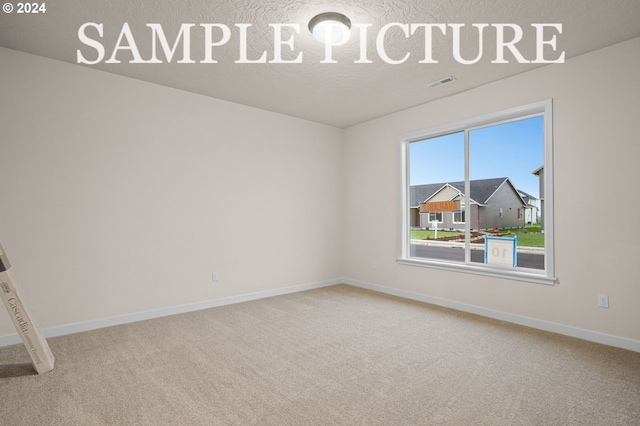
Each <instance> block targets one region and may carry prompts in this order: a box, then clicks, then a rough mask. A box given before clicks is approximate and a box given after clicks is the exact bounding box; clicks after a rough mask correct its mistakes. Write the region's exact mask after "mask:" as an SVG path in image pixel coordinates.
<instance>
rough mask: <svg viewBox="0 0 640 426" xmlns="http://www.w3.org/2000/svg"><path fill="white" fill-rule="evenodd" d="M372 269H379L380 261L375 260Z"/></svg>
mask: <svg viewBox="0 0 640 426" xmlns="http://www.w3.org/2000/svg"><path fill="white" fill-rule="evenodd" d="M371 269H373V270H376V269H378V262H375V261H373V262H371Z"/></svg>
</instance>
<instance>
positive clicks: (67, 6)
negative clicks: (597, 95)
mask: <svg viewBox="0 0 640 426" xmlns="http://www.w3.org/2000/svg"><path fill="white" fill-rule="evenodd" d="M3 1H4V0H3ZM9 1H10V2H12V3H13V4H14V5H17V1H14V0H9ZM46 6H47V10H46V13H44V14H29V15H26V14H17V13H16V12H15V11H14V12H13V13H11V14H7V13H0V46H2V47H6V48H10V49H15V50H19V51H24V52H28V53H32V54H35V55H41V56H44V57H48V58H53V59H57V60H61V61H65V62H69V63H74V64H75V63H76V62H77V61H76V52H77V50H78V49H80V50H81V51H82V52H83V55H84V56H85V57H87V59H95V58H96V51H95V50H94V49H92V48H90V47H88V46H86V45H84V44H83V43H81V42H80V40H79V38H78V29H79V28H80V26H81V25H82V24H84V23H87V22H95V23H102V24H103V25H104V27H103V28H104V37H103V38H101V39H100V38H98V37H97V35H96V32H95V31H93V32H91V31H87V34H88V35H90V36H91V38H95V39H99V40H100V41H101V43H102V44H103V45H104V46H105V49H106V58H105V59H107V58H108V57H109V56H110V55H111V53H112V50H113V47H114V46H115V45H116V41H117V38H118V35H119V33H120V31H121V29H122V26H123V23H124V22H127V23H128V24H129V26H130V27H131V29H132V33H133V35H134V38H135V42H136V44H137V46H138V48H139V50H140V53H141V56H142V57H143V58H145V59H149V57H150V52H151V37H150V30H149V28H147V27H146V26H145V24H148V23H160V24H162V28H163V29H164V31H165V33H166V35H167V38H168V40H169V42H170V43H171V44H172V43H173V40H175V38H176V35H177V32H178V29H179V28H180V25H181V24H185V23H194V24H197V26H196V27H194V29H193V30H192V33H191V34H192V36H191V49H190V51H191V53H192V54H191V57H192V59H193V60H194V61H196V62H199V61H200V60H202V59H203V50H204V47H203V46H204V40H203V39H204V36H203V32H204V30H203V29H202V27H199V26H198V25H199V24H201V23H221V24H225V25H227V26H229V27H230V28H231V30H232V31H231V39H230V40H229V42H228V43H226V44H225V45H224V46H221V47H214V48H212V52H213V57H214V59H216V60H218V63H215V64H201V63H195V64H179V63H170V64H167V63H164V64H130V63H127V62H128V61H129V60H130V58H131V57H130V54H129V53H128V52H120V53H119V54H118V58H119V59H121V60H122V62H123V63H120V64H106V63H104V61H102V62H100V63H98V64H95V65H80V66H87V67H90V68H94V69H100V70H103V71H106V72H110V73H115V74H120V75H124V76H128V77H132V78H136V79H140V80H145V81H149V82H153V83H157V84H161V85H165V86H169V87H175V88H178V89H182V90H187V91H190V92H195V93H200V94H203V95H206V96H212V97H215V98H219V99H225V100H229V101H233V102H237V103H241V104H245V105H250V106H254V107H258V108H263V109H267V110H271V111H275V112H279V113H283V114H288V115H291V116H295V117H300V118H304V119H308V120H312V121H316V122H320V123H325V124H329V125H332V126H336V127H348V126H351V125H354V124H357V123H360V122H363V121H366V120H370V119H372V118H375V117H379V116H382V115H385V114H389V113H392V112H396V111H399V110H402V109H405V108H409V107H411V106H415V105H419V104H422V103H425V102H429V101H431V100H434V99H437V98H441V97H444V96H449V95H451V94H454V93H458V92H461V91H464V90H468V89H470V88H473V87H477V86H479V85H482V84H486V83H488V82H491V81H495V80H499V79H502V78H505V77H507V76H510V75H514V74H518V73H521V72H524V71H527V70H530V69H532V68H534V67H537V66H541V65H540V64H519V63H518V62H517V61H516V60H515V58H514V57H513V56H511V55H510V54H507V55H506V56H505V58H506V59H507V60H509V61H510V63H508V64H492V63H491V61H492V60H493V59H495V54H496V53H495V31H493V32H492V31H487V33H486V34H485V39H484V43H483V45H484V54H483V59H481V60H480V61H478V63H476V64H473V65H463V64H460V63H458V61H456V60H455V59H454V58H453V55H452V50H453V48H452V46H453V45H452V37H451V30H449V31H448V33H447V35H446V36H442V35H440V34H439V33H438V32H435V33H434V41H433V57H434V59H437V60H438V61H439V62H438V63H437V64H424V63H423V64H421V63H419V61H420V60H422V59H424V51H425V41H424V37H423V36H422V35H421V34H422V33H420V35H418V34H415V35H413V36H412V37H410V38H409V39H407V38H406V37H405V36H404V35H403V34H402V33H401V32H400V31H398V29H397V28H395V29H393V30H392V31H390V32H389V33H388V34H387V37H386V38H385V46H386V51H387V53H388V55H389V56H390V57H391V58H396V59H399V58H402V57H403V56H404V55H405V54H406V53H407V52H410V53H411V56H410V57H409V59H408V60H407V61H406V62H404V63H403V64H399V65H391V64H388V63H385V62H384V61H383V60H382V59H381V58H380V56H378V54H377V50H376V44H375V36H376V35H377V34H378V31H379V30H380V28H381V27H383V26H384V25H385V24H389V23H392V22H400V23H445V24H451V23H461V24H466V25H467V27H465V30H463V32H462V40H461V42H460V44H461V46H462V48H463V49H462V52H461V54H462V57H463V58H466V59H472V58H474V57H475V56H476V55H477V52H478V51H477V49H478V40H477V32H476V31H475V30H472V29H471V28H470V25H471V24H473V23H490V24H491V23H510V24H518V25H520V26H521V27H522V28H523V30H524V31H525V36H524V38H523V40H522V42H520V43H519V44H518V48H519V50H520V51H521V52H522V54H523V55H524V57H525V58H527V59H533V58H535V43H534V41H533V36H534V34H535V33H534V31H533V29H532V27H531V24H532V23H561V24H562V26H563V34H561V35H558V36H557V50H558V51H564V52H566V58H567V59H568V58H570V57H573V56H576V55H579V54H582V53H586V52H589V51H592V50H595V49H598V48H602V47H605V46H608V45H612V44H615V43H618V42H621V41H624V40H628V39H631V38H634V37H638V36H640V25H639V23H640V1H639V0H609V1H602V0H413V1H411V0H378V1H355V0H340V1H319V0H310V1H309V0H279V1H273V0H217V1H216V0H206V1H205V0H183V1H175V0H156V1H143V0H56V1H52V2H47V3H46ZM326 11H336V12H341V13H344V14H345V15H347V16H348V17H349V18H350V19H351V21H352V22H353V23H354V24H365V23H366V24H372V25H371V27H370V28H369V32H368V34H369V37H368V39H367V43H366V46H367V56H368V59H370V60H371V61H372V63H366V64H362V63H354V61H356V60H358V58H359V56H360V39H359V37H358V34H357V33H356V32H355V31H352V34H353V35H352V39H351V40H350V41H349V43H347V44H346V45H344V46H337V47H335V48H334V50H333V59H334V60H335V61H336V62H337V63H331V64H328V63H324V64H323V63H321V61H322V60H323V59H324V47H323V45H322V44H320V43H318V42H317V41H315V40H314V39H313V37H312V36H311V34H310V33H309V32H308V30H307V23H308V21H309V20H310V19H311V18H312V17H313V16H315V15H316V14H318V13H321V12H326ZM237 23H249V24H252V27H251V28H249V31H248V44H247V46H248V47H247V57H248V59H250V60H254V59H257V58H259V57H260V56H261V55H262V53H263V52H265V51H266V52H267V57H268V59H269V60H272V59H273V52H274V47H273V44H274V43H273V31H272V29H271V28H270V27H269V24H291V23H298V24H300V27H301V31H300V34H296V35H295V51H294V52H291V50H288V48H286V47H285V48H284V49H283V58H284V59H293V58H294V57H295V55H297V54H298V52H303V57H302V63H296V64H272V63H266V64H238V63H235V61H236V60H238V59H239V57H240V53H239V51H240V48H239V36H238V29H237V28H236V27H234V24H237ZM288 34H290V33H289V32H285V37H284V38H287V37H288ZM214 35H215V37H219V34H218V33H214ZM547 49H549V47H548V48H547ZM181 52H182V50H181V49H179V50H178V51H177V52H176V54H175V57H174V61H173V62H177V60H179V59H181V58H182V53H181ZM556 53H557V52H556ZM556 53H554V52H552V51H550V50H548V51H547V54H546V58H548V59H555V58H556V57H557V54H556ZM159 57H160V58H164V57H163V55H162V54H161V53H160V54H159ZM450 74H451V75H453V76H455V77H456V78H457V81H456V82H454V83H452V84H449V85H446V86H442V87H439V88H437V89H430V88H428V87H427V83H429V82H431V81H433V80H436V79H439V78H441V77H444V76H447V75H450Z"/></svg>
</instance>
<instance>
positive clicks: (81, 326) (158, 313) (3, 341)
mask: <svg viewBox="0 0 640 426" xmlns="http://www.w3.org/2000/svg"><path fill="white" fill-rule="evenodd" d="M336 284H342V280H328V281H321V282H315V283H308V284H300V285H296V286H292V287H284V288H277V289H274V290H266V291H260V292H257V293H249V294H242V295H239V296H231V297H224V298H221V299H213V300H206V301H204V302H197V303H191V304H187V305H180V306H170V307H167V308H162V309H156V310H152V311H145V312H138V313H134V314H128V315H121V316H117V317H111V318H104V319H99V320H93V321H86V322H81V323H76V324H68V325H62V326H58V327H50V328H44V329H42V333H43V334H44V336H45V337H56V336H63V335H66V334H72V333H79V332H81V331H89V330H95V329H98V328H104V327H111V326H114V325H120V324H127V323H132V322H136V321H143V320H148V319H153V318H159V317H165V316H169V315H175V314H182V313H186V312H193V311H199V310H201V309H208V308H215V307H217V306H224V305H232V304H234V303H240V302H248V301H250V300H257V299H264V298H267V297H272V296H280V295H283V294H289V293H297V292H300V291H305V290H312V289H314V288H321V287H328V286H332V285H336ZM20 342H21V340H20V336H19V335H18V334H17V333H15V334H9V335H6V336H0V347H2V346H9V345H15V344H17V343H20Z"/></svg>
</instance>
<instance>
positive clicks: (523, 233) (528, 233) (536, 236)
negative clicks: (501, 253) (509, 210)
mask: <svg viewBox="0 0 640 426" xmlns="http://www.w3.org/2000/svg"><path fill="white" fill-rule="evenodd" d="M500 233H501V234H505V235H504V236H505V237H511V236H514V235H515V236H517V237H518V239H517V240H516V241H517V244H518V246H519V247H544V234H542V233H540V225H528V226H526V227H525V228H524V229H522V228H505V229H501V230H500ZM455 235H460V236H462V235H464V232H457V231H453V232H452V231H438V239H440V238H443V237H451V236H455ZM427 237H428V238H431V239H433V238H434V237H435V232H434V231H432V230H412V231H411V239H414V240H424V239H426V238H427Z"/></svg>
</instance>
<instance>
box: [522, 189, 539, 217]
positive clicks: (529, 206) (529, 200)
mask: <svg viewBox="0 0 640 426" xmlns="http://www.w3.org/2000/svg"><path fill="white" fill-rule="evenodd" d="M518 193H519V194H520V198H522V200H523V201H524V203H525V205H526V207H525V208H524V223H525V224H527V225H529V224H531V225H535V224H536V223H538V211H540V206H539V205H538V201H539V200H538V199H537V198H536V197H534V196H533V195H531V194H527V193H526V192H524V191H523V190H521V189H518Z"/></svg>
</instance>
